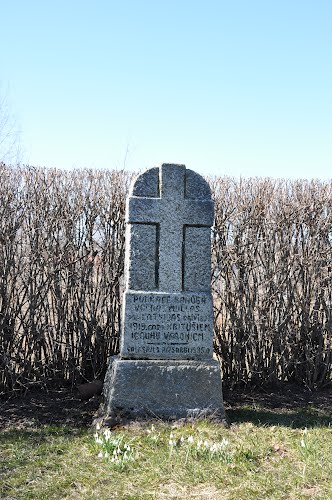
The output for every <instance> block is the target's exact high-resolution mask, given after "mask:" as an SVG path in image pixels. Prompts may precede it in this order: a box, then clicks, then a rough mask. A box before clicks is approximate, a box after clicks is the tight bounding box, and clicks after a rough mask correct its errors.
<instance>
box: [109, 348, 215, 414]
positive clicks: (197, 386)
mask: <svg viewBox="0 0 332 500" xmlns="http://www.w3.org/2000/svg"><path fill="white" fill-rule="evenodd" d="M104 393H105V395H106V398H105V401H106V402H107V403H106V404H107V407H106V408H105V410H106V414H107V415H112V414H114V413H115V414H121V413H122V414H124V415H125V416H128V417H136V416H148V415H149V416H158V417H164V418H175V419H176V418H184V417H190V416H202V415H217V416H218V417H221V418H223V417H224V409H223V400H222V387H221V378H220V369H219V363H218V362H217V361H215V360H208V361H188V360H185V361H177V360H167V361H165V360H164V361H161V360H149V361H147V360H123V359H120V357H115V358H113V363H112V364H111V366H110V368H109V372H108V375H107V376H106V379H105V386H104Z"/></svg>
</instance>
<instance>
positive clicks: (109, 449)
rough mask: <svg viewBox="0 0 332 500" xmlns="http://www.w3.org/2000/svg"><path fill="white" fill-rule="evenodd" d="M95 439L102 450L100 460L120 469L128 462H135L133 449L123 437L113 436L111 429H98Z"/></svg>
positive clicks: (99, 454) (99, 455)
mask: <svg viewBox="0 0 332 500" xmlns="http://www.w3.org/2000/svg"><path fill="white" fill-rule="evenodd" d="M98 431H99V432H98ZM94 438H95V443H96V444H97V445H98V446H100V448H101V450H100V451H99V453H98V457H99V458H105V459H107V460H109V461H110V462H111V463H113V464H115V465H118V466H120V467H122V466H123V465H124V464H125V463H126V462H129V461H133V460H135V455H134V451H133V449H132V447H131V446H130V445H129V444H128V443H126V442H124V438H123V437H122V436H112V433H111V431H110V430H109V429H104V430H103V431H101V430H100V429H98V428H97V431H96V433H95V434H94Z"/></svg>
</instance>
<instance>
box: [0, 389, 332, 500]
mask: <svg viewBox="0 0 332 500" xmlns="http://www.w3.org/2000/svg"><path fill="white" fill-rule="evenodd" d="M99 399H100V398H93V399H92V400H90V401H88V402H86V401H85V402H83V403H82V402H80V400H79V399H78V397H77V395H76V394H75V393H73V392H71V391H68V390H64V391H63V390H62V391H60V390H59V391H51V390H50V391H49V392H47V393H46V392H42V391H38V392H31V393H28V394H27V395H26V396H25V397H20V398H11V399H10V400H9V401H7V402H4V401H3V402H2V406H1V407H0V427H1V430H2V432H1V433H0V497H1V498H8V499H9V498H26V499H31V498H34V499H35V498H36V499H37V498H40V499H42V498H47V499H58V498H80V499H89V500H90V499H91V498H98V499H101V500H104V499H105V500H106V499H109V498H144V499H158V500H159V499H160V498H165V499H166V498H167V499H168V498H173V499H181V500H182V499H191V498H201V499H203V498H204V500H205V499H211V500H212V499H213V500H218V499H222V500H225V499H234V498H237V499H242V498H243V499H246V500H248V499H249V500H250V499H252V500H254V499H257V498H303V499H305V498H315V499H316V498H322V499H323V498H331V493H332V469H331V465H332V463H331V460H330V458H331V451H330V443H331V433H332V427H331V416H332V401H331V391H328V390H326V391H320V392H318V393H311V392H310V391H305V390H299V389H298V388H296V387H294V386H290V387H289V386H285V387H283V388H282V390H278V391H274V392H269V391H267V390H265V391H264V393H262V392H257V391H256V392H250V393H246V394H244V393H243V392H242V391H238V392H234V391H229V390H227V388H226V389H225V407H226V411H227V414H228V416H229V418H230V420H231V422H232V425H231V428H230V429H227V428H225V427H224V426H220V425H219V424H215V423H210V422H209V421H206V420H200V421H194V422H191V423H190V422H189V423H183V422H180V421H179V422H170V423H168V422H161V421H159V420H157V419H155V420H152V421H145V422H142V423H137V422H134V423H130V424H128V425H126V426H121V427H118V428H117V429H115V430H114V431H111V442H114V441H115V440H116V442H121V443H122V445H124V444H129V445H130V446H131V448H132V450H133V453H134V454H135V457H136V459H135V460H134V461H124V462H123V463H115V462H111V458H109V459H106V458H105V457H104V458H102V457H99V456H98V455H99V453H100V447H99V446H98V444H97V443H96V441H95V439H94V436H93V434H94V433H95V430H92V429H91V428H90V427H89V425H90V424H91V421H92V418H93V413H94V411H95V410H96V408H97V407H98V404H99ZM87 426H88V427H87ZM171 434H172V437H171ZM181 438H183V439H184V440H183V441H181ZM169 441H171V444H170V443H169ZM200 441H202V442H203V445H204V441H207V442H208V444H211V443H212V446H213V445H214V444H218V443H219V444H223V449H222V452H221V453H219V454H212V453H211V452H207V451H206V447H205V446H201V448H200V449H199V450H197V447H198V443H199V442H200ZM174 442H176V446H174ZM122 447H123V446H122Z"/></svg>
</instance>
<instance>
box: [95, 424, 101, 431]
mask: <svg viewBox="0 0 332 500" xmlns="http://www.w3.org/2000/svg"><path fill="white" fill-rule="evenodd" d="M96 429H97V431H100V424H99V423H98V424H96Z"/></svg>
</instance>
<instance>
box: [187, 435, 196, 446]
mask: <svg viewBox="0 0 332 500" xmlns="http://www.w3.org/2000/svg"><path fill="white" fill-rule="evenodd" d="M187 441H188V443H193V442H194V437H193V436H189V437H188V439H187ZM197 444H198V443H197Z"/></svg>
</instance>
